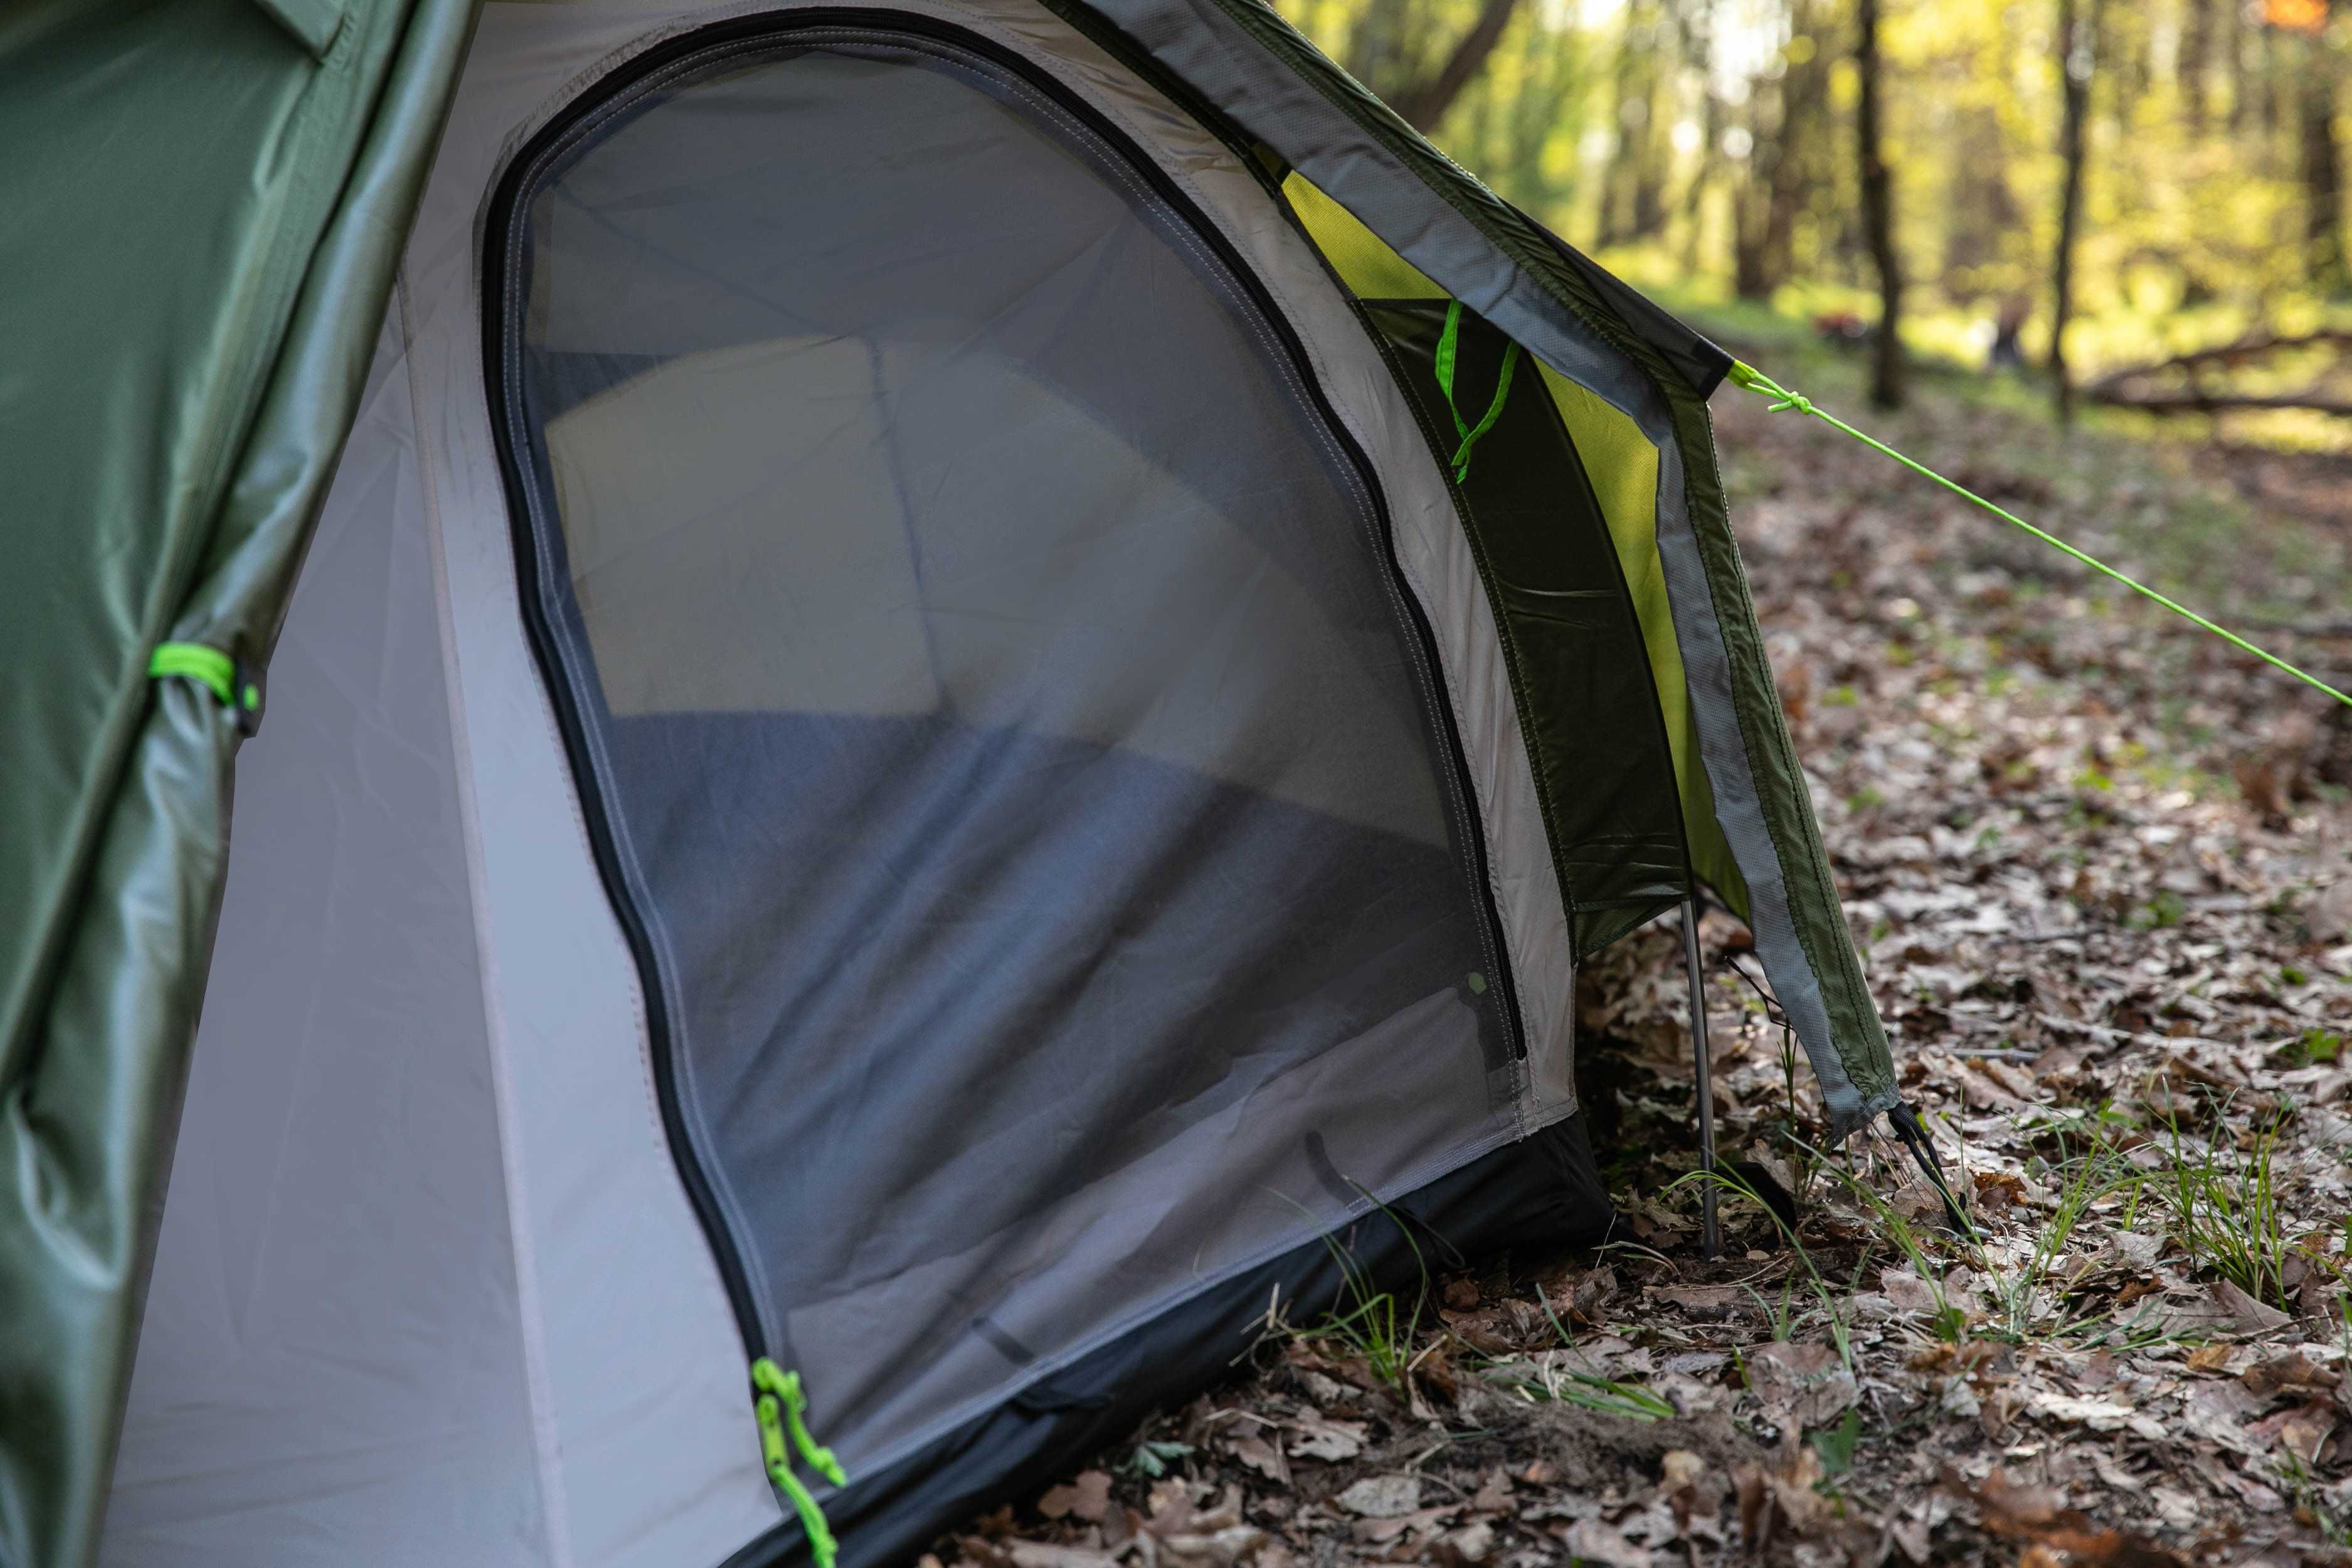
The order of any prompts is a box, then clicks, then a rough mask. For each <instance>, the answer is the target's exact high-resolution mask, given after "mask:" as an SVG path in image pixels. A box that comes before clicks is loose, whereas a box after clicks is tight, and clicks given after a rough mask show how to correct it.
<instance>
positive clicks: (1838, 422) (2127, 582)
mask: <svg viewBox="0 0 2352 1568" xmlns="http://www.w3.org/2000/svg"><path fill="white" fill-rule="evenodd" d="M1727 374H1729V376H1730V378H1731V381H1732V383H1733V384H1735V385H1737V386H1741V387H1745V388H1746V389H1747V390H1748V391H1749V392H1753V393H1755V394H1757V395H1759V396H1762V397H1769V398H1770V399H1772V406H1771V408H1770V410H1769V412H1771V413H1774V414H1778V413H1780V410H1782V409H1784V408H1793V409H1795V410H1796V411H1797V412H1798V413H1800V414H1810V415H1811V416H1813V417H1814V418H1816V419H1818V420H1820V421H1822V423H1823V424H1825V425H1832V426H1836V427H1837V428H1838V429H1840V430H1843V431H1844V432H1845V433H1846V434H1847V435H1849V436H1851V437H1853V438H1854V439H1855V440H1857V441H1859V442H1861V443H1862V444H1863V445H1864V446H1865V447H1870V448H1872V449H1873V450H1874V451H1878V452H1882V453H1884V454H1885V455H1886V456H1887V457H1890V458H1894V459H1895V461H1896V462H1898V463H1900V464H1902V465H1903V466H1904V467H1905V468H1908V469H1910V470H1911V471H1912V472H1913V473H1915V474H1917V475H1918V476H1920V477H1921V478H1922V479H1933V480H1934V481H1935V482H1936V483H1937V484H1939V485H1941V486H1943V487H1944V488H1945V489H1948V490H1949V491H1951V492H1952V493H1953V494H1954V495H1956V496H1958V497H1959V498H1960V499H1961V500H1964V501H1967V502H1969V503H1970V504H1971V505H1974V506H1979V507H1982V508H1983V509H1984V510H1987V511H1989V512H1990V513H1992V514H1993V516H1995V517H1997V518H1999V519H2000V520H2001V521H2003V522H2008V523H2014V524H2015V525H2016V526H2017V527H2019V528H2021V529H2023V530H2024V531H2026V532H2028V533H2030V534H2032V535H2033V537H2034V538H2036V539H2038V540H2040V541H2042V543H2044V544H2047V545H2049V546H2050V547H2051V548H2052V549H2053V550H2055V551H2058V552H2060V553H2062V554H2065V555H2071V556H2073V557H2074V559H2075V560H2077V561H2079V562H2081V563H2083V564H2084V565H2085V566H2088V567H2089V568H2091V570H2093V571H2094V572H2101V573H2105V574H2106V575H2107V576H2110V577H2112V578H2114V579H2115V580H2116V582H2118V583H2121V584H2123V585H2124V586H2125V587H2126V588H2129V589H2130V590H2131V591H2132V592H2133V593H2135V594H2139V595H2144V596H2146V597H2147V598H2150V599H2153V600H2155V601H2156V602H2157V603H2158V604H2159V605H2163V606H2164V607H2165V608H2166V609H2168V610H2170V611H2171V612H2172V613H2173V614H2174V615H2176V616H2180V617H2181V618H2182V619H2183V620H2186V621H2189V622H2191V623H2193V624H2195V625H2197V626H2202V627H2203V628H2204V629H2205V630H2207V631H2209V632H2211V633H2212V634H2213V635H2214V636H2215V637H2220V638H2221V640H2222V641H2223V642H2225V643H2228V644H2229V645H2230V646H2231V647H2235V648H2238V649H2241V650H2242V651H2243V652H2246V653H2250V654H2252V655H2253V656H2254V657H2255V658H2259V659H2261V660H2263V662H2264V663H2266V664H2270V665H2273V666H2275V667H2277V668H2280V669H2283V670H2284V671H2286V673H2287V674H2289V675H2292V676H2294V678H2295V679H2297V680H2300V681H2302V682H2303V683H2304V684H2305V685H2306V686H2312V687H2316V688H2318V689H2320V690H2322V691H2325V692H2326V693H2327V695H2328V696H2330V697H2333V698H2334V699H2336V701H2338V702H2341V703H2343V704H2344V705H2345V706H2346V707H2347V708H2352V697H2347V696H2346V695H2345V694H2344V693H2343V692H2341V691H2338V690H2336V688H2334V687H2332V686H2330V685H2328V684H2327V682H2326V681H2324V680H2322V679H2319V677H2317V676H2315V675H2313V674H2312V673H2310V672H2309V671H2308V670H2303V669H2298V668H2295V667H2294V665H2291V664H2289V663H2288V662H2287V661H2286V660H2284V659H2283V658H2280V657H2279V656H2278V655H2276V654H2274V653H2273V652H2271V651H2270V650H2269V649H2268V648H2260V647H2255V646H2254V645H2253V644H2252V643H2250V642H2248V641H2247V640H2246V639H2245V638H2243V637H2240V636H2239V635H2238V634H2237V633H2235V632H2233V631H2231V630H2229V629H2228V628H2227V627H2224V626H2216V625H2214V624H2213V623H2212V622H2211V621H2209V620H2207V619H2206V618H2205V617H2204V616H2200V615H2199V614H2198V613H2197V612H2196V611H2194V610H2192V609H2190V608H2189V607H2188V606H2187V605H2182V604H2179V603H2176V602H2175V601H2173V600H2171V599H2168V598H2166V597H2165V596H2164V595H2162V594H2159V593H2158V592H2157V591H2156V590H2155V589H2153V588H2151V587H2149V586H2148V585H2147V584H2145V583H2142V582H2140V581H2138V580H2137V578H2133V577H2127V576H2126V575H2125V574H2123V573H2121V572H2118V571H2116V569H2115V568H2114V567H2112V566H2110V565H2108V564H2107V563H2105V562H2104V561H2102V560H2100V559H2098V558H2097V557H2096V556H2094V555H2089V554H2085V553H2084V552H2082V551H2080V550H2077V549H2075V548H2074V546H2073V545H2071V544H2069V543H2067V542H2065V541H2064V540H2063V539H2061V538H2059V537H2058V536H2057V535H2056V534H2054V533H2045V532H2043V531H2042V530H2041V529H2038V528H2036V527H2034V526H2033V525H2032V523H2030V522H2028V521H2025V520H2024V519H2023V518H2021V517H2020V516H2018V515H2017V514H2016V513H2015V512H2011V511H2007V510H2002V509H2001V508H2000V507H1998V506H1995V505H1994V504H1993V503H1992V502H1990V501H1989V500H1985V499H1984V497H1982V496H1980V495H1979V494H1977V493H1976V492H1975V491H1974V490H1971V489H1964V488H1963V487H1961V486H1959V485H1956V484H1954V483H1953V482H1952V481H1951V480H1949V479H1946V478H1945V477H1944V476H1943V475H1941V474H1939V473H1937V472H1936V470H1935V469H1933V468H1928V467H1927V465H1926V464H1924V463H1916V462H1914V461H1912V460H1911V459H1910V458H1906V457H1905V456H1904V455H1903V454H1902V453H1900V452H1898V451H1896V450H1895V448H1894V447H1890V446H1888V445H1887V444H1886V443H1885V442H1884V441H1881V440H1879V439H1878V438H1877V437H1873V436H1865V435H1864V434H1863V433H1862V432H1861V431H1859V430H1857V429H1855V428H1854V427H1853V426H1851V425H1849V424H1847V423H1846V422H1845V421H1844V420H1843V419H1840V418H1839V417H1838V416H1835V415H1834V414H1824V413H1823V412H1822V410H1820V409H1818V408H1816V407H1814V406H1813V405H1812V404H1811V403H1810V402H1809V401H1807V400H1806V399H1804V398H1802V397H1800V396H1798V395H1796V394H1795V393H1793V392H1791V391H1790V390H1789V389H1788V388H1787V387H1785V386H1782V385H1781V384H1780V383H1779V382H1777V381H1774V380H1773V379H1772V378H1771V377H1770V376H1769V375H1766V374H1764V373H1763V372H1762V371H1760V370H1758V369H1757V368H1756V367H1755V366H1754V365H1752V364H1744V363H1741V362H1739V361H1738V360H1734V361H1732V362H1731V369H1730V371H1729V372H1728V373H1727Z"/></svg>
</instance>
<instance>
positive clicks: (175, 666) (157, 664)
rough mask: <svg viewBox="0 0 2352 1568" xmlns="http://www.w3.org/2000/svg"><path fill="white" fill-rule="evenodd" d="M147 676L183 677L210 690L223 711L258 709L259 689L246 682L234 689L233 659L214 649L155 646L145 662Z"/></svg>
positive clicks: (194, 645)
mask: <svg viewBox="0 0 2352 1568" xmlns="http://www.w3.org/2000/svg"><path fill="white" fill-rule="evenodd" d="M147 673H148V674H149V675H150V676H154V677H163V676H167V675H177V676H184V677H185V678H186V679H190V680H194V681H201V682H202V683H204V684H205V685H206V686H209V687H211V688H212V690H213V695H214V696H215V697H217V698H219V699H220V700H221V706H222V707H224V708H235V709H237V710H240V711H244V712H250V711H252V710H254V709H256V708H258V707H260V706H261V689H260V688H258V687H257V686H254V685H252V684H251V683H249V682H248V683H247V686H246V687H245V689H243V690H242V691H240V690H238V689H237V683H236V660H235V659H233V658H229V656H228V655H226V654H225V653H223V652H221V650H220V649H218V648H216V647H205V645H204V644H203V643H200V642H167V643H158V644H156V645H155V652H154V655H153V657H152V658H149V659H148V660H147Z"/></svg>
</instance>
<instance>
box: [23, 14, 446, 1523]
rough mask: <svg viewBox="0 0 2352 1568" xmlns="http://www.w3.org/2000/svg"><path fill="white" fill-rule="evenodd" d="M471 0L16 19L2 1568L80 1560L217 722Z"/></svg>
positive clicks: (213, 801) (208, 804) (210, 786)
mask: <svg viewBox="0 0 2352 1568" xmlns="http://www.w3.org/2000/svg"><path fill="white" fill-rule="evenodd" d="M473 12H474V5H473V0H270V3H269V4H268V5H266V6H265V5H257V4H256V3H254V0H173V3H171V4H137V3H132V0H48V3H35V4H19V5H13V6H11V7H8V8H6V9H5V10H0V148H5V149H6V152H5V154H0V278H5V279H6V280H7V281H6V285H5V288H0V344H5V348H0V473H5V495H6V498H7V499H6V501H5V510H0V517H5V524H6V540H5V546H6V561H5V567H0V668H5V670H6V671H7V700H5V702H0V758H5V766H0V889H5V895H6V896H5V898H0V1564H6V1565H7V1568H75V1565H78V1564H80V1563H85V1562H87V1561H89V1558H90V1556H91V1554H92V1552H93V1550H94V1548H95V1546H96V1533H97V1530H98V1521H99V1518H100V1511H101V1508H102V1505H103V1503H104V1501H105V1497H106V1489H107V1472H108V1468H109V1466H110V1459H111V1456H112V1452H113V1447H114V1440H115V1428H116V1424H117V1422H118V1420H119V1418H120V1412H121V1404H122V1397H123V1390H124V1387H125V1384H126V1383H127V1380H128V1376H129V1369H130V1356H131V1344H132V1341H133V1338H134V1335H135V1333H136V1329H137V1321H138V1315H139V1295H140V1285H141V1280H142V1274H143V1268H144V1263H145V1254H146V1251H147V1248H148V1247H150V1246H151V1245H152V1229H153V1226H152V1222H153V1217H154V1210H155V1207H156V1205H157V1204H158V1202H159V1201H160V1197H161V1194H162V1190H163V1171H164V1168H165V1166H166V1165H167V1164H168V1156H169V1150H170V1144H171V1137H170V1130H171V1127H172V1124H173V1121H174V1119H175V1113H176V1109H177V1103H178V1094H179V1087H180V1084H181V1082H182V1078H183V1068H184V1062H185V1057H186V1050H187V1046H188V1042H189V1039H190V1037H191V1036H192V1035H193V1034H194V1024H195V1015H196V1008H197V1005H198V1002H199V999H200V994H201V991H202V988H203V984H204V975H205V966H206V963H207V954H208V952H209V951H210V947H211V936H212V931H211V927H212V921H213V918H214V913H215V909H216V907H217V903H218V899H219V893H220V886H221V878H222V873H223V870H224V868H225V865H226V849H227V846H226V824H227V820H228V791H229V783H230V759H231V756H232V754H233V752H234V751H235V749H236V724H235V721H234V719H233V716H232V715H231V714H230V713H229V712H228V711H227V710H225V709H224V708H222V707H221V706H220V705H219V704H218V703H217V701H216V700H215V698H214V697H213V695H212V694H211V692H209V691H208V690H206V689H205V688H203V687H202V686H200V685H197V684H195V683H194V682H191V681H186V680H177V679H171V680H163V681H151V680H150V679H149V678H148V675H147V662H148V658H149V656H150V654H151V652H152V648H153V647H154V645H155V644H157V643H159V642H162V641H165V640H177V641H188V642H200V643H205V644H209V645H211V646H214V647H219V648H222V649H225V650H227V651H229V652H231V653H233V654H235V655H236V657H238V658H241V659H243V660H245V661H246V662H247V664H248V665H249V666H251V667H254V668H258V667H259V666H260V665H261V664H262V663H263V662H265V661H266V658H267V655H268V648H269V644H270V642H271V640H272V638H273V637H275V635H276V631H277V627H278V623H279V620H280V617H281V616H282V614H283V611H284V607H285V603H286V598H287V595H288V592H289V587H290V584H291V582H292V578H293V574H294V571H295V568H296V566H297V564H298V563H299V558H300V555H301V551H302V545H303V542H304V540H305V538H306V536H307V534H308V531H309V529H310V524H311V522H312V521H313V519H314V517H315V515H316V512H317V509H318V505H319V502H320V497H321V495H322V493H323V491H324V489H325V484H326V480H327V478H328V476H329V475H330V474H331V471H332V469H333V467H334V463H335V459H336V456H337V454H338V452H339V450H340V448H341V445H342V441H343V438H344V436H345V434H346V432H347V431H348V429H349V426H350V424H351V420H352V413H353V409H354V407H355V405H356V403H357V399H358V396H359V393H360V388H361V384H362V377H363V375H364V373H365V371H366V368H367V363H368V357H369V354H370V353H371V351H372V350H373V345H374V341H375V336H376V331H377V327H378V325H379V323H380V322H381V321H382V320H383V310H384V304H385V300H386V299H387V298H388V296H389V293H390V290H391V285H392V278H393V272H394V266H395V264H396V260H397V255H398V250H399V247H400V244H401V241H402V239H403V237H404V235H405V234H406V231H407V226H408V220H409V216H410V215H411V213H412V211H413V210H414V208H415V202H416V197H417V194H418V191H419V188H420V186H421V184H422V180H423V175H424V171H425V165H426V163H427V162H428V161H429V158H430V156H431V153H432V148H433V145H434V142H435V139H436V136H437V134H438V132H439V129H440V125H441V121H442V118H443V116H444V114H445V112H446V108H447V103H448V97H449V91H450V89H451V86H452V84H453V83H454V81H455V79H456V76H457V66H458V63H459V61H460V60H461V58H463V56H464V52H465V47H466V44H467V38H468V37H469V35H470V33H471V30H472V25H473Z"/></svg>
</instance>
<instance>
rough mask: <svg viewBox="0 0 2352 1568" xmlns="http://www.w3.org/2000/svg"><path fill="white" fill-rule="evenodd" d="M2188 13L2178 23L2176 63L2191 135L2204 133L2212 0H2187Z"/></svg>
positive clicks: (2181, 95) (2210, 44) (2210, 55)
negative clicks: (2177, 60)
mask: <svg viewBox="0 0 2352 1568" xmlns="http://www.w3.org/2000/svg"><path fill="white" fill-rule="evenodd" d="M2188 3H2189V15H2188V16H2185V17H2183V18H2182V20H2181V25H2180V56H2179V65H2178V66H2177V67H2176V70H2177V72H2178V74H2179V78H2180V106H2181V117H2182V118H2183V119H2184V120H2186V121H2188V122H2189V136H2190V137H2191V138H2192V139H2193V138H2195V137H2200V136H2202V135H2204V134H2205V111H2206V103H2205V76H2206V72H2207V71H2208V69H2210V67H2211V65H2212V62H2213V5H2214V0H2188Z"/></svg>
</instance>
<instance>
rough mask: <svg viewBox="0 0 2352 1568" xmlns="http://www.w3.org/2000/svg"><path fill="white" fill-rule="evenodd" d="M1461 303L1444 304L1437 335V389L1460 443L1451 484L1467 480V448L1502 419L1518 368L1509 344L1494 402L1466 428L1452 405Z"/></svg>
mask: <svg viewBox="0 0 2352 1568" xmlns="http://www.w3.org/2000/svg"><path fill="white" fill-rule="evenodd" d="M1461 339H1462V302H1461V301H1460V300H1447V301H1446V302H1445V331H1443V332H1440V333H1439V334H1438V336H1437V389H1438V390H1439V391H1440V392H1443V393H1444V394H1445V411H1446V412H1447V413H1448V414H1451V415H1453V416H1454V435H1456V436H1457V437H1461V441H1462V444H1461V445H1460V446H1458V447H1454V483H1455V484H1457V485H1458V484H1460V483H1462V482H1463V481H1464V480H1465V479H1468V478H1469V477H1470V448H1471V447H1475V446H1476V445H1477V444H1478V437H1481V436H1484V435H1485V434H1486V432H1487V431H1489V430H1492V429H1493V428H1494V427H1495V421H1496V420H1497V419H1500V418H1501V417H1502V416H1503V403H1504V400H1505V399H1507V398H1508V397H1509V396H1510V395H1511V372H1512V371H1514V370H1516V369H1517V368H1518V363H1519V345H1518V344H1517V343H1513V344H1511V345H1510V346H1509V347H1508V348H1506V349H1505V350H1504V351H1503V371H1502V374H1500V375H1498V376H1496V378H1495V401H1494V402H1492V403H1489V404H1488V405H1486V416H1485V417H1483V418H1481V419H1480V420H1479V421H1478V423H1477V424H1475V425H1465V424H1464V423H1463V420H1462V410H1461V409H1459V408H1457V407H1455V406H1454V359H1455V357H1456V355H1457V353H1459V351H1460V348H1461Z"/></svg>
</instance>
